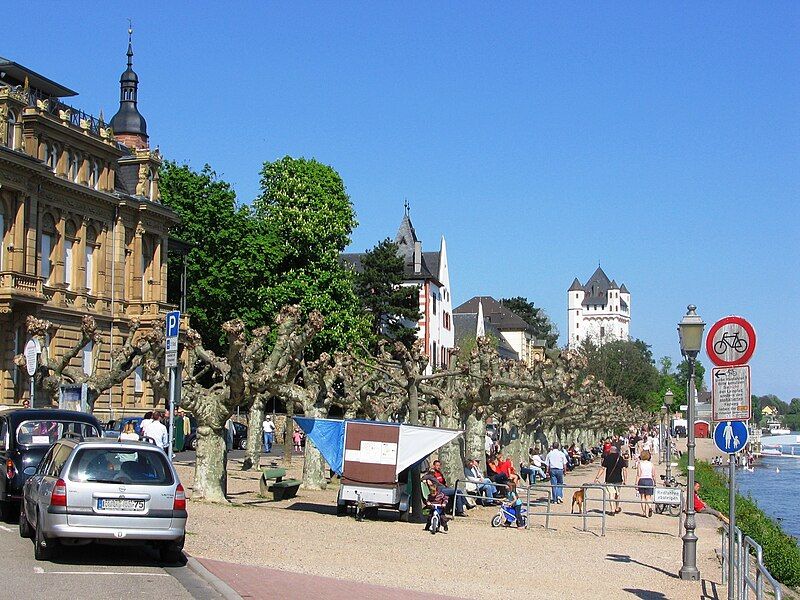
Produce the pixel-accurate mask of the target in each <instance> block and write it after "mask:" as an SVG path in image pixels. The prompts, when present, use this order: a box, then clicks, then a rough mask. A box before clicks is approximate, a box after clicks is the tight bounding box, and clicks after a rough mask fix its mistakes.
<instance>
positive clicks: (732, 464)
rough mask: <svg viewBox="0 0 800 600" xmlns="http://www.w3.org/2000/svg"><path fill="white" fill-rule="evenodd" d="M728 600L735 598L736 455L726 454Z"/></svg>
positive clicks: (734, 599)
mask: <svg viewBox="0 0 800 600" xmlns="http://www.w3.org/2000/svg"><path fill="white" fill-rule="evenodd" d="M728 507H729V511H728V514H729V515H730V524H729V525H728V600H736V579H735V573H736V558H735V556H734V553H735V552H736V455H735V454H728Z"/></svg>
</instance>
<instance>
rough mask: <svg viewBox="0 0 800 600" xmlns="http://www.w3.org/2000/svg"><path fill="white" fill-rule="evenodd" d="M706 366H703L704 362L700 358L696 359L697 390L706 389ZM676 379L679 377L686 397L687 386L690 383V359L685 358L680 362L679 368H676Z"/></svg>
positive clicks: (679, 382)
mask: <svg viewBox="0 0 800 600" xmlns="http://www.w3.org/2000/svg"><path fill="white" fill-rule="evenodd" d="M705 377H706V368H705V367H704V366H703V363H701V362H700V360H699V359H698V360H695V361H694V381H695V385H696V386H697V391H698V392H702V391H704V390H705V389H706V382H705ZM675 379H677V381H678V384H679V385H680V386H681V389H682V390H683V391H684V397H685V396H686V388H687V386H688V385H689V361H688V360H686V359H683V360H682V361H681V362H680V363H678V366H677V368H676V369H675Z"/></svg>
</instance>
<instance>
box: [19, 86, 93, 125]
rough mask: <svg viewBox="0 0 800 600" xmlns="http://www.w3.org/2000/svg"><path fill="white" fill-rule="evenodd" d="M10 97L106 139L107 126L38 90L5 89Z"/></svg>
mask: <svg viewBox="0 0 800 600" xmlns="http://www.w3.org/2000/svg"><path fill="white" fill-rule="evenodd" d="M5 89H7V90H8V91H7V92H5V93H7V94H8V95H9V96H10V97H12V98H16V99H17V100H20V101H22V102H24V103H26V104H27V105H28V106H31V107H33V108H38V109H39V110H42V111H44V112H46V113H48V114H51V115H53V116H54V117H55V118H56V119H59V120H61V121H67V122H69V123H70V125H74V126H75V127H77V128H78V129H82V130H84V131H88V132H89V133H92V134H94V135H96V136H98V137H102V138H106V137H108V125H107V124H106V123H105V122H104V121H103V120H102V119H98V118H97V117H95V116H93V115H90V114H89V113H87V112H84V111H82V110H80V109H78V108H75V107H73V106H70V105H69V104H64V103H63V102H61V101H60V100H59V99H58V98H51V97H49V96H46V95H45V94H42V93H41V92H39V91H38V90H34V89H27V90H26V89H23V88H22V87H21V86H15V87H11V88H5Z"/></svg>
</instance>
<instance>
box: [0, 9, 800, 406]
mask: <svg viewBox="0 0 800 600" xmlns="http://www.w3.org/2000/svg"><path fill="white" fill-rule="evenodd" d="M82 7H83V8H82V10H72V9H70V10H45V9H44V8H43V6H42V4H41V3H23V4H22V5H20V6H17V7H15V20H18V21H19V22H21V23H26V24H27V25H26V26H25V27H20V28H17V27H6V28H5V29H4V37H3V42H2V45H0V55H1V56H5V57H7V58H11V59H13V60H16V61H17V62H20V63H22V64H24V65H26V66H29V67H31V68H33V69H35V70H37V71H39V72H41V73H42V74H44V75H46V76H49V77H51V78H52V79H55V80H57V81H59V82H62V83H64V84H65V85H67V86H68V87H71V88H73V89H75V90H77V91H78V92H80V96H78V97H77V98H74V99H73V100H74V104H76V105H77V106H79V107H80V108H83V109H84V110H87V111H88V112H92V113H95V114H97V113H98V112H99V109H100V108H101V107H102V108H103V109H104V113H105V115H106V117H107V118H110V116H111V115H113V113H114V112H115V110H116V103H117V100H118V91H117V90H118V83H117V82H118V78H119V74H120V73H121V72H122V70H123V68H124V59H125V57H124V52H125V48H126V43H127V39H126V33H125V29H126V27H127V18H128V17H131V18H132V19H133V21H134V29H135V33H134V50H135V52H136V56H135V68H136V70H137V72H138V73H139V77H140V81H141V85H140V92H139V100H140V110H141V111H142V113H143V114H144V115H145V117H146V118H147V121H148V130H149V133H150V135H151V141H152V143H154V144H158V145H160V147H161V150H162V152H164V154H166V156H168V157H169V158H173V159H176V160H178V161H181V162H188V163H190V164H191V165H192V166H194V167H197V168H199V167H201V166H202V165H203V163H206V162H208V163H209V164H211V165H212V166H213V167H214V169H216V170H217V172H218V173H219V174H220V175H221V176H223V177H224V178H225V179H227V180H228V181H230V182H231V183H232V184H233V185H234V187H235V189H236V191H237V193H238V195H239V198H240V200H242V201H243V202H249V201H250V200H252V199H253V198H254V197H255V196H256V195H257V194H258V185H259V184H258V181H259V177H258V172H259V169H260V166H261V163H262V162H263V161H265V160H273V159H276V158H279V157H281V156H284V155H286V154H289V155H294V156H306V157H314V158H316V159H318V160H320V161H322V162H325V163H328V164H331V165H333V166H334V167H335V168H336V169H337V170H338V171H339V172H340V173H341V175H342V177H343V178H344V181H345V183H346V185H347V188H348V191H349V193H350V195H351V197H352V200H353V203H354V205H355V207H356V210H357V212H358V219H359V222H360V225H359V227H358V229H357V230H356V231H355V233H354V235H353V244H352V250H357V251H361V250H364V249H366V248H369V247H371V246H372V245H374V243H375V242H377V241H378V240H379V239H381V238H383V237H386V236H394V233H395V231H396V229H397V226H398V224H399V221H400V219H401V217H402V210H403V209H402V206H403V200H404V198H407V199H408V201H409V202H410V204H411V211H412V219H413V221H414V224H415V226H416V228H417V231H418V234H419V235H420V237H421V239H422V240H423V246H424V248H426V249H429V250H430V249H435V248H436V247H438V240H439V236H440V235H441V234H444V235H445V236H446V238H447V242H448V251H449V258H450V269H451V270H450V272H451V277H452V286H453V290H452V292H453V298H454V300H455V301H456V303H460V302H462V301H464V300H466V299H468V298H470V297H472V296H473V295H476V294H488V295H493V296H495V297H498V298H499V297H502V296H512V295H522V296H527V297H528V298H529V299H531V300H533V301H534V302H535V303H536V304H537V305H539V306H542V307H544V308H545V309H546V310H547V312H548V313H549V314H550V315H551V317H552V318H553V320H554V321H555V322H556V323H557V325H558V327H559V329H560V331H561V332H562V336H563V334H564V332H565V330H566V289H567V287H568V286H569V285H570V283H571V282H572V279H573V278H574V277H576V276H577V277H579V278H580V279H581V280H585V279H586V278H587V277H588V276H589V275H590V274H591V273H592V271H593V270H594V269H595V267H596V266H597V263H598V261H600V262H601V264H602V266H603V268H604V269H605V270H606V272H607V273H608V275H609V276H610V277H612V278H615V279H616V280H617V281H618V282H624V283H625V284H626V285H627V286H628V287H629V288H630V290H631V293H632V326H631V332H632V334H633V335H634V336H636V337H639V338H641V339H644V340H645V341H647V342H648V343H650V344H652V347H653V352H654V354H655V356H656V357H659V356H663V355H670V356H672V357H673V358H674V359H676V360H677V358H678V355H679V350H678V341H677V334H676V331H675V326H676V323H677V322H678V320H680V318H681V316H682V315H683V313H684V311H685V308H686V305H687V304H689V303H690V302H692V303H695V304H697V306H698V312H699V314H700V315H701V316H703V317H704V318H705V320H706V321H707V322H708V323H709V326H710V324H711V323H713V322H714V321H715V320H716V319H718V318H720V317H722V316H725V315H728V314H740V315H743V316H745V317H747V318H749V319H750V320H751V321H752V322H753V323H754V324H755V327H756V330H757V332H758V334H759V341H758V349H757V350H756V354H755V357H754V358H753V360H752V361H751V365H752V367H753V388H754V392H755V393H759V394H763V393H775V394H777V395H779V396H780V397H782V398H783V399H785V400H788V399H789V398H791V397H793V396H800V377H798V373H799V371H800V370H799V369H798V367H797V360H798V357H799V356H800V341H799V340H800V325H798V317H797V314H798V313H797V300H798V298H800V284H798V277H797V271H798V268H800V250H798V242H799V241H800V235H799V234H800V225H798V216H799V214H798V213H799V212H800V211H798V208H797V199H798V191H800V152H799V151H800V135H799V134H800V120H799V119H798V117H799V116H800V115H799V114H798V110H799V108H800V78H798V74H799V73H798V71H799V70H800V60H798V59H800V45H798V44H797V32H798V26H799V25H800V4H798V3H791V2H772V3H769V4H756V3H744V2H741V3H726V4H725V5H721V4H716V5H710V4H708V5H705V6H697V5H696V4H695V3H684V4H680V3H669V5H668V6H656V5H654V4H649V5H643V4H642V3H621V2H620V3H613V6H610V5H603V6H601V5H600V4H599V3H598V4H589V3H576V4H572V5H569V6H563V5H560V4H558V3H552V4H550V3H544V4H543V3H536V4H534V3H526V4H513V3H512V4H508V5H505V6H503V7H502V8H500V5H491V6H490V5H487V4H486V3H480V4H478V3H455V2H450V3H440V6H437V7H435V8H432V7H431V6H430V5H429V3H408V2H405V3H402V4H401V3H396V4H391V3H388V2H382V3H371V2H363V3H354V2H349V3H333V2H318V3H313V4H301V3H296V2H292V3H285V4H274V3H264V2H250V3H248V2H237V3H221V2H194V3H192V4H187V3H169V2H160V3H147V2H137V3H127V4H123V3H106V2H102V3H89V2H85V3H82ZM190 7H191V8H190ZM705 362H706V363H707V362H708V361H707V359H706V360H705Z"/></svg>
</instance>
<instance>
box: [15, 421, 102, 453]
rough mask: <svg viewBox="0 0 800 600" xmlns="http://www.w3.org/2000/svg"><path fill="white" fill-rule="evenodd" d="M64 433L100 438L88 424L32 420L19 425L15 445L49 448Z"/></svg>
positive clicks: (95, 430)
mask: <svg viewBox="0 0 800 600" xmlns="http://www.w3.org/2000/svg"><path fill="white" fill-rule="evenodd" d="M66 433H76V434H78V435H80V436H83V437H100V432H99V431H98V430H97V428H96V427H95V426H94V425H91V424H89V423H79V422H77V421H55V420H52V421H51V420H48V419H42V420H38V419H34V420H31V421H23V422H22V423H20V424H19V426H18V427H17V443H18V444H20V445H23V446H50V445H51V444H54V443H55V442H56V441H57V440H58V439H60V438H62V437H64V434H66Z"/></svg>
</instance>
